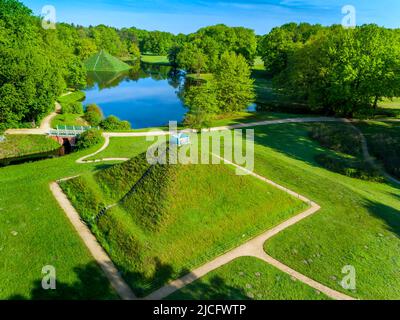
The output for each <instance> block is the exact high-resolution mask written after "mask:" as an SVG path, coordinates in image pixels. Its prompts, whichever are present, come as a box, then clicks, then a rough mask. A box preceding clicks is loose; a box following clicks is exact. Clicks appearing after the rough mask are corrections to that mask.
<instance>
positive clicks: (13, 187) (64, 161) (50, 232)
mask: <svg viewBox="0 0 400 320" xmlns="http://www.w3.org/2000/svg"><path fill="white" fill-rule="evenodd" d="M96 148H98V147H96ZM96 148H94V149H96ZM94 149H92V150H88V151H87V153H89V152H93V150H94ZM83 154H84V153H77V154H72V155H70V156H66V157H63V158H57V159H52V160H45V161H40V162H35V163H30V164H23V165H18V166H10V167H6V168H1V169H0V181H1V182H2V183H1V184H0V230H1V232H0V283H1V287H0V299H8V298H11V297H19V298H36V299H38V298H40V299H43V298H49V297H51V298H64V299H93V298H97V299H108V298H113V297H116V296H115V294H114V293H113V292H112V290H111V289H110V287H109V283H108V281H107V280H106V278H105V277H104V275H103V273H102V272H101V271H100V268H99V267H98V266H97V265H96V264H95V263H94V262H93V258H92V257H91V255H90V254H89V252H88V251H87V249H86V247H85V246H84V244H83V243H82V242H81V240H80V239H79V237H78V235H77V234H76V232H75V230H74V229H73V227H72V225H71V224H70V222H69V221H68V219H67V218H66V216H65V214H64V212H63V211H62V210H61V208H60V207H59V206H58V204H57V202H56V200H55V199H54V197H53V195H52V193H51V192H50V189H49V183H50V181H54V180H56V179H59V178H63V177H67V176H74V175H76V174H79V173H82V172H85V171H91V170H93V169H95V168H96V167H97V166H99V165H98V164H97V166H95V165H78V164H76V163H75V160H76V159H77V158H78V157H81V156H82V155H83ZM14 231H15V232H17V234H16V233H15V232H14ZM49 264H50V265H53V266H55V267H56V271H57V290H56V291H53V292H49V291H46V292H44V291H43V290H42V289H41V285H40V281H41V279H42V274H41V270H42V268H43V266H45V265H49Z"/></svg>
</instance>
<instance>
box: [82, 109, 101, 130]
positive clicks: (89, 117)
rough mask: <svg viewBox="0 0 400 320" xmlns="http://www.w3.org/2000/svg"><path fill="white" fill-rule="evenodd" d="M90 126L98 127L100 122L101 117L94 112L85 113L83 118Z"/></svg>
mask: <svg viewBox="0 0 400 320" xmlns="http://www.w3.org/2000/svg"><path fill="white" fill-rule="evenodd" d="M83 118H84V119H85V120H86V121H87V122H88V123H89V124H90V125H91V126H94V127H95V126H98V125H99V124H100V122H101V120H102V116H101V115H99V114H98V113H97V112H95V111H87V112H86V113H85V116H84V117H83Z"/></svg>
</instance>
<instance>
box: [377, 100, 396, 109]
mask: <svg viewBox="0 0 400 320" xmlns="http://www.w3.org/2000/svg"><path fill="white" fill-rule="evenodd" d="M379 107H381V108H389V109H400V98H393V99H385V100H384V101H382V102H380V103H379Z"/></svg>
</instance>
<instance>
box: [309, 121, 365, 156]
mask: <svg viewBox="0 0 400 320" xmlns="http://www.w3.org/2000/svg"><path fill="white" fill-rule="evenodd" d="M310 136H311V138H312V139H314V140H317V141H318V142H319V143H320V144H321V145H322V146H324V147H326V148H329V149H332V150H334V151H337V152H342V153H346V154H350V155H353V156H358V155H361V154H362V146H361V137H360V135H359V133H357V132H356V131H355V130H354V128H352V127H351V126H349V125H346V124H327V123H321V124H315V125H314V126H313V127H312V129H311V131H310Z"/></svg>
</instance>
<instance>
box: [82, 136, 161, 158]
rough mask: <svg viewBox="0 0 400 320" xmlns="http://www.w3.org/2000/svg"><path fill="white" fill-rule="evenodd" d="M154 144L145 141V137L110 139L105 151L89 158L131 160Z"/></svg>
mask: <svg viewBox="0 0 400 320" xmlns="http://www.w3.org/2000/svg"><path fill="white" fill-rule="evenodd" d="M153 143H154V142H151V141H146V137H112V138H110V145H109V146H108V148H107V149H106V150H104V151H103V152H100V153H99V154H97V155H95V156H93V157H91V158H89V159H88V160H97V159H105V158H116V157H118V158H133V157H136V156H137V155H139V154H140V153H142V152H143V151H145V150H147V148H148V147H149V146H151V145H152V144H153Z"/></svg>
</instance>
